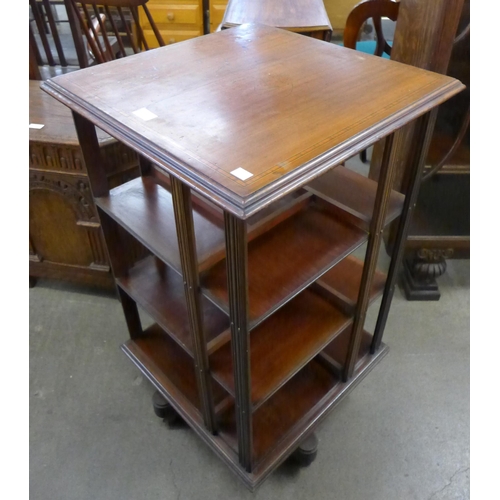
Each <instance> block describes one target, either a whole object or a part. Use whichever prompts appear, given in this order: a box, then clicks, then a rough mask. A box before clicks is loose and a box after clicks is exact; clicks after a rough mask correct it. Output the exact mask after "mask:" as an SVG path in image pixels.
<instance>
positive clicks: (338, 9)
mask: <svg viewBox="0 0 500 500" xmlns="http://www.w3.org/2000/svg"><path fill="white" fill-rule="evenodd" d="M358 2H359V0H324V3H325V9H326V12H327V14H328V18H329V19H330V23H331V25H332V28H333V30H334V31H335V33H336V34H337V33H338V34H340V35H342V33H343V31H344V27H345V24H346V20H347V16H348V15H349V13H350V12H351V11H352V9H353V7H354V6H355V5H356V4H357V3H358Z"/></svg>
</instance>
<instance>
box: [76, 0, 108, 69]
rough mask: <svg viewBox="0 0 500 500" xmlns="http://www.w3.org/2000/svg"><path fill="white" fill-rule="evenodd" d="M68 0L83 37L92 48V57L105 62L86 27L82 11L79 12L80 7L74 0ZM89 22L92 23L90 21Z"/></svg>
mask: <svg viewBox="0 0 500 500" xmlns="http://www.w3.org/2000/svg"><path fill="white" fill-rule="evenodd" d="M70 2H71V6H72V9H73V13H74V15H75V17H76V18H77V19H78V23H79V24H80V27H81V30H82V31H83V33H84V34H85V38H86V39H87V41H88V43H89V45H90V49H91V50H92V53H93V54H94V57H95V58H96V60H97V62H99V63H103V62H105V61H104V59H103V57H102V54H101V50H100V48H99V47H98V46H97V45H96V42H95V40H94V38H93V37H92V36H91V35H90V32H89V30H88V29H87V23H86V22H85V19H84V18H83V16H82V13H81V12H80V9H79V8H78V5H77V4H76V2H75V0H70ZM87 15H88V12H87ZM90 24H92V22H91V23H90Z"/></svg>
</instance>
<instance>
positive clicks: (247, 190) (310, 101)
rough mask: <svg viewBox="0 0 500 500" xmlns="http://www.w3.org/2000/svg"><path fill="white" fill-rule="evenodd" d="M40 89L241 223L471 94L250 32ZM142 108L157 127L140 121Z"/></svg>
mask: <svg viewBox="0 0 500 500" xmlns="http://www.w3.org/2000/svg"><path fill="white" fill-rule="evenodd" d="M138 57H140V59H138ZM138 64H139V66H137V65H138ZM193 67H196V72H193V69H192V68H193ZM138 68H140V69H138ZM76 73H78V75H76ZM318 74H321V78H318V77H317V75H318ZM118 81H119V82H120V83H119V89H120V91H119V92H117V82H118ZM200 81H203V85H202V86H200V84H199V82H200ZM146 82H147V83H146ZM325 82H328V85H325ZM145 84H146V85H147V88H148V91H147V92H145V91H144V90H145ZM42 85H43V88H44V90H46V91H47V92H49V93H50V94H52V95H53V96H54V97H56V98H57V99H59V100H61V101H63V102H64V103H65V104H67V105H68V106H70V107H71V108H72V109H73V110H74V111H77V112H79V113H82V114H83V115H84V116H86V117H87V118H91V119H92V121H93V122H94V123H95V124H96V125H97V126H99V127H101V128H103V129H104V130H105V131H107V132H108V133H111V134H112V135H113V136H114V137H116V138H117V139H119V140H122V141H123V142H124V143H125V144H127V145H129V146H131V147H133V148H134V149H136V151H139V152H141V154H143V155H144V156H146V157H147V158H148V159H150V160H152V161H154V162H155V163H156V164H157V165H159V166H160V167H162V168H164V169H165V170H166V171H168V172H170V173H172V174H173V175H175V176H176V177H178V178H180V179H181V180H183V181H184V182H186V183H187V184H188V185H190V186H191V187H194V189H195V190H197V191H198V192H200V193H202V194H205V195H206V196H207V197H208V198H209V199H211V200H213V201H214V202H215V203H216V204H218V205H219V206H221V207H222V208H224V209H226V210H228V211H230V212H232V213H234V214H235V215H237V216H239V217H242V218H248V217H249V216H251V215H252V214H253V213H255V212H256V211H258V210H259V209H261V208H263V207H264V206H266V205H267V204H269V203H271V202H272V201H273V200H274V199H277V198H279V197H281V196H282V195H284V194H286V193H288V192H291V191H293V190H294V189H296V188H298V187H300V186H301V185H303V184H305V183H307V182H308V181H310V180H312V178H314V177H317V176H319V175H320V174H321V173H324V172H325V171H326V170H328V169H329V168H331V167H332V166H334V165H337V164H339V163H341V162H342V161H343V160H345V159H347V158H349V157H351V156H353V155H354V154H356V153H358V152H359V151H361V150H362V149H364V148H365V147H366V146H368V145H369V144H370V143H371V142H373V138H374V137H382V136H385V135H387V134H389V133H390V132H392V131H394V130H395V129H397V128H398V127H400V126H401V125H403V124H405V123H407V122H409V121H411V120H413V119H414V118H416V117H417V116H419V115H421V114H423V113H424V112H425V111H428V110H429V109H431V108H432V107H434V106H436V105H438V104H439V103H441V102H442V101H444V100H446V99H448V98H449V97H451V96H452V95H454V94H456V93H457V92H459V91H460V90H462V88H463V86H462V85H461V84H460V83H459V82H458V81H456V80H454V79H452V78H449V77H446V76H443V75H437V74H434V73H430V72H426V71H423V70H420V69H418V68H413V67H410V66H407V65H401V64H397V63H395V62H393V61H387V60H384V61H380V60H379V58H376V57H372V56H368V55H360V54H359V53H356V52H355V51H352V50H350V49H346V48H344V47H339V46H336V45H334V44H330V43H322V42H321V41H318V40H314V39H311V38H309V37H304V36H301V35H298V34H296V33H291V32H288V31H285V30H281V29H277V28H272V27H268V26H262V25H251V24H248V25H243V26H239V27H237V28H234V29H230V30H223V31H221V32H218V33H213V34H211V35H207V36H204V37H199V38H195V39H192V40H188V41H186V42H185V43H180V44H174V45H171V46H168V47H162V48H159V49H155V50H151V51H148V52H145V53H143V54H138V55H136V56H130V57H126V58H123V59H119V60H116V61H111V62H110V63H108V64H104V65H99V66H97V67H95V68H92V69H90V68H88V69H84V70H81V71H78V72H74V74H71V73H70V74H67V75H61V76H58V77H56V78H53V79H51V80H48V81H46V82H44V83H43V84H42ZM387 88H391V92H390V93H388V92H386V91H385V90H386V89H387ZM374 95H376V96H377V97H376V99H374V98H373V96H374ZM181 96H182V98H181ZM142 108H147V109H148V110H149V111H150V112H151V113H153V114H154V115H156V116H157V118H154V119H151V120H148V121H145V120H144V119H142V118H140V117H138V116H136V115H134V111H137V110H139V109H142ZM332 117H334V118H333V119H332ZM235 145H237V147H235ZM299 167H300V168H299ZM237 168H242V169H244V170H246V171H248V172H250V173H251V174H252V176H251V177H250V178H248V179H246V180H240V179H239V178H238V177H236V176H235V175H233V174H232V173H231V172H233V171H234V170H235V169H237Z"/></svg>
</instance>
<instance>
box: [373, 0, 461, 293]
mask: <svg viewBox="0 0 500 500" xmlns="http://www.w3.org/2000/svg"><path fill="white" fill-rule="evenodd" d="M391 59H393V60H396V61H401V62H404V63H406V64H411V65H413V66H417V67H420V68H424V69H429V70H431V71H436V72H438V73H443V74H448V75H450V76H453V77H455V78H459V79H460V80H461V81H462V82H463V83H464V84H465V85H466V90H465V91H464V92H462V93H460V94H459V95H457V96H456V97H454V98H453V99H450V100H449V101H448V102H446V103H444V104H443V105H441V106H440V109H439V113H438V116H437V121H436V125H435V128H434V133H433V137H432V141H431V146H430V150H429V156H428V157H427V161H426V169H425V171H424V178H423V183H422V188H421V191H420V196H419V199H418V203H417V206H416V210H415V215H414V217H413V219H412V225H411V228H410V231H409V235H408V241H407V244H406V258H405V263H404V269H403V273H402V282H401V284H402V287H403V290H404V292H405V295H406V298H407V299H408V300H438V299H439V297H440V292H439V288H438V285H437V282H436V278H438V277H439V276H441V275H442V274H443V273H444V272H445V271H446V259H449V258H468V257H469V252H470V213H469V212H470V152H469V127H470V111H469V109H470V97H469V82H470V77H469V68H470V6H469V0H465V1H464V0H405V2H401V6H400V9H399V15H398V19H397V23H396V31H395V36H394V43H393V50H392V54H391ZM415 141H417V139H415V138H414V136H413V130H412V126H411V125H410V126H408V127H406V128H404V129H402V130H401V131H399V132H398V133H397V135H396V141H395V151H394V159H393V161H394V162H395V165H396V172H397V176H396V183H395V188H396V189H399V188H401V187H402V186H404V185H405V183H407V182H408V180H407V178H406V176H407V173H406V171H407V165H408V162H409V161H411V155H412V151H413V150H414V148H415V147H417V148H418V147H419V145H418V144H416V143H415ZM381 156H382V145H380V146H377V147H376V148H375V151H374V154H373V158H372V162H371V166H370V177H371V178H372V179H377V177H378V171H379V166H380V161H381ZM394 234H395V230H392V231H391V232H389V233H388V238H387V246H388V249H389V251H390V249H391V246H392V241H393V239H394Z"/></svg>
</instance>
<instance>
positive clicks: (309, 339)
mask: <svg viewBox="0 0 500 500" xmlns="http://www.w3.org/2000/svg"><path fill="white" fill-rule="evenodd" d="M351 321H352V317H348V316H346V315H345V314H343V313H342V312H340V311H339V310H337V309H336V308H335V306H333V305H332V304H331V302H329V301H328V300H326V299H325V298H323V297H321V296H320V295H317V294H315V293H314V292H313V291H311V290H304V291H303V292H302V293H300V294H299V295H297V297H295V298H294V299H293V300H291V301H290V302H289V303H288V304H287V305H286V306H284V307H283V308H281V309H280V310H279V311H277V312H276V313H275V314H273V315H272V316H271V317H269V318H268V319H267V320H266V321H264V322H263V323H262V324H260V325H259V326H258V327H257V328H255V329H254V330H253V331H252V333H251V335H250V366H251V398H252V405H253V411H255V410H256V409H257V408H259V406H260V405H262V403H264V402H265V401H266V400H267V399H268V398H269V397H270V396H272V394H274V392H276V391H277V390H278V389H279V388H280V387H281V386H282V385H283V384H284V383H285V382H286V381H287V380H288V379H290V378H291V377H292V376H293V375H294V374H295V373H296V372H297V371H299V370H300V369H301V368H302V367H303V366H304V365H305V364H306V363H307V362H308V361H310V359H311V358H312V357H314V356H315V355H316V354H317V353H318V352H319V351H320V350H321V349H322V348H323V347H324V346H325V345H326V344H327V343H328V342H329V341H330V340H331V339H332V338H333V337H334V336H335V335H338V334H339V333H340V332H341V331H342V330H343V329H344V328H346V327H347V326H348V325H349V323H350V322H351ZM271 346H276V348H271ZM210 366H211V368H212V373H213V376H214V377H215V378H216V379H217V380H218V381H219V382H220V383H221V384H222V385H223V387H225V388H226V389H227V390H228V392H229V393H230V394H234V378H233V371H232V361H231V346H230V344H229V343H228V344H226V345H224V346H223V347H221V348H220V349H219V350H217V351H216V352H214V353H213V354H212V355H211V356H210Z"/></svg>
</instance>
